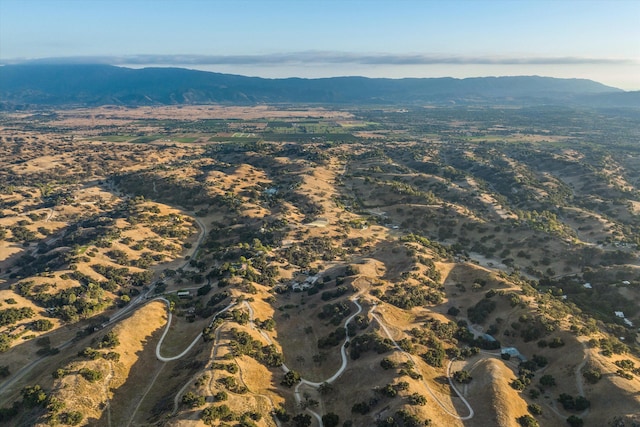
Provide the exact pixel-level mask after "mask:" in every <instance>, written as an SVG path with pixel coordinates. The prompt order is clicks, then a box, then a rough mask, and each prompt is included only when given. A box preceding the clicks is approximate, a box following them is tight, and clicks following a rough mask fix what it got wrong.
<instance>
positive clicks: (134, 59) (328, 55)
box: [0, 51, 637, 66]
mask: <svg viewBox="0 0 640 427" xmlns="http://www.w3.org/2000/svg"><path fill="white" fill-rule="evenodd" d="M0 62H2V63H3V64H15V63H24V62H30V63H34V62H37V63H58V64H88V63H92V64H111V65H164V66H167V65H182V66H184V65H194V66H195V65H262V66H265V65H274V66H278V65H298V64H300V65H303V64H305V65H312V64H359V65H623V64H635V63H637V61H634V60H631V59H617V58H589V57H574V56H564V57H507V56H455V55H450V56H447V55H426V54H358V53H349V52H329V51H310V52H294V53H273V54H263V55H125V56H78V57H64V58H42V59H30V60H27V59H13V60H7V59H5V60H2V61H0Z"/></svg>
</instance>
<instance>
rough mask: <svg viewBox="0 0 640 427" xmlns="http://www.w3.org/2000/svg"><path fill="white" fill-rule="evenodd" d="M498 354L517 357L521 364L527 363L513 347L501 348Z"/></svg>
mask: <svg viewBox="0 0 640 427" xmlns="http://www.w3.org/2000/svg"><path fill="white" fill-rule="evenodd" d="M500 353H501V354H508V355H509V356H511V357H517V358H518V359H520V361H522V362H526V361H527V359H526V358H525V357H524V356H523V355H522V354H520V352H519V351H518V349H517V348H515V347H504V348H502V350H500Z"/></svg>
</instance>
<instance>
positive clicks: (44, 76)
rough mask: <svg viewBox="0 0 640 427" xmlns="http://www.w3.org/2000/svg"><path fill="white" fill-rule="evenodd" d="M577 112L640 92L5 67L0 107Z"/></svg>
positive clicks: (512, 82)
mask: <svg viewBox="0 0 640 427" xmlns="http://www.w3.org/2000/svg"><path fill="white" fill-rule="evenodd" d="M289 102H300V103H325V104H434V105H497V104H514V105H531V104H577V105H591V104H593V105H602V106H638V107H640V92H624V91H622V90H620V89H617V88H614V87H610V86H605V85H603V84H601V83H597V82H594V81H592V80H586V79H558V78H551V77H538V76H518V77H476V78H466V79H454V78H450V77H445V78H405V79H384V78H366V77H332V78H320V79H302V78H285V79H265V78H259V77H246V76H240V75H232V74H221V73H213V72H205V71H196V70H188V69H183V68H142V69H131V68H124V67H115V66H110V65H45V64H37V65H36V64H23V65H5V66H2V67H0V104H1V105H2V106H3V107H4V108H16V107H19V106H38V105H41V106H74V105H88V106H94V105H106V104H116V105H128V106H135V105H173V104H207V103H232V104H257V103H289Z"/></svg>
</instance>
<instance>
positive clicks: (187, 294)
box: [177, 291, 191, 298]
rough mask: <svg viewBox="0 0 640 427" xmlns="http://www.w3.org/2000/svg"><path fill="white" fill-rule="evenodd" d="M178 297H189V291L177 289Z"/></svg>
mask: <svg viewBox="0 0 640 427" xmlns="http://www.w3.org/2000/svg"><path fill="white" fill-rule="evenodd" d="M177 295H178V298H189V297H191V292H189V291H178V293H177Z"/></svg>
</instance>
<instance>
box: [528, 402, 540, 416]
mask: <svg viewBox="0 0 640 427" xmlns="http://www.w3.org/2000/svg"><path fill="white" fill-rule="evenodd" d="M527 409H528V410H529V412H531V413H532V414H533V415H540V414H542V406H540V405H538V404H537V403H532V404H531V405H528V406H527Z"/></svg>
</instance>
